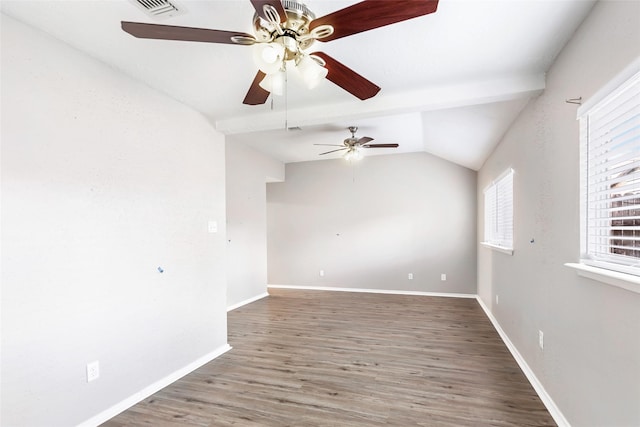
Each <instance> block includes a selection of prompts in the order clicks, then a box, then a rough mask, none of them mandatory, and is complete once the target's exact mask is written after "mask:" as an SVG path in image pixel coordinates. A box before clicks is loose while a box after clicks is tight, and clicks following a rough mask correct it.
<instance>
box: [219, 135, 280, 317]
mask: <svg viewBox="0 0 640 427" xmlns="http://www.w3.org/2000/svg"><path fill="white" fill-rule="evenodd" d="M226 175H227V180H226V186H227V306H233V305H235V304H239V303H242V302H244V301H247V300H249V299H251V298H254V297H256V296H259V295H261V294H264V293H265V292H266V291H267V182H275V181H282V180H284V164H283V163H282V162H279V161H277V160H273V159H271V158H270V157H267V156H265V155H264V154H262V153H259V152H257V151H255V150H253V149H252V148H249V147H247V146H246V145H244V144H242V143H239V142H235V141H233V137H232V136H231V137H227V143H226Z"/></svg>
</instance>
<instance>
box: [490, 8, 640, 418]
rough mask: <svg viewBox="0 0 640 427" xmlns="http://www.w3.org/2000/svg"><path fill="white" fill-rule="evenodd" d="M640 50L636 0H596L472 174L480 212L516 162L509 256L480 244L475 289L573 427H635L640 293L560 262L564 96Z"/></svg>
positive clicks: (568, 177) (570, 139) (575, 238)
mask: <svg viewBox="0 0 640 427" xmlns="http://www.w3.org/2000/svg"><path fill="white" fill-rule="evenodd" d="M638 56H640V2H636V1H602V2H599V3H598V4H596V6H595V7H594V9H593V11H592V13H591V14H590V15H589V17H588V18H587V19H586V20H585V21H584V23H583V24H582V26H581V27H580V28H579V29H578V31H577V32H576V34H575V35H574V37H573V39H572V40H571V41H570V42H569V44H568V45H567V46H566V47H565V49H564V50H563V52H562V53H561V54H560V56H559V57H558V59H557V60H556V62H555V64H554V65H553V66H552V68H551V69H550V70H549V73H548V77H547V89H546V90H545V93H544V94H543V95H542V96H541V97H540V98H538V99H537V100H535V101H532V102H531V103H530V104H529V106H528V107H527V108H526V109H525V110H524V112H523V113H522V114H521V115H520V117H519V118H518V120H517V121H516V122H515V123H514V125H513V126H512V128H511V129H510V131H509V132H508V133H507V134H506V135H505V137H504V139H503V140H502V142H501V143H500V145H499V146H498V147H497V149H496V150H495V152H494V153H493V155H492V156H491V157H490V158H489V159H488V160H487V162H486V163H485V165H484V166H483V168H482V169H481V170H480V171H479V174H478V201H479V212H483V197H482V189H483V188H484V187H485V186H486V185H487V184H488V183H489V182H490V181H491V180H492V179H493V178H495V177H496V176H497V175H499V174H500V173H501V172H502V171H503V170H505V169H506V168H507V167H513V168H514V169H515V176H514V193H515V196H514V205H515V206H514V209H515V211H514V235H515V237H514V239H515V242H514V255H513V256H507V255H504V254H502V253H497V252H494V251H492V250H490V249H486V248H480V249H479V252H478V255H479V256H478V282H479V283H478V285H479V286H478V292H479V294H480V296H481V298H482V299H483V301H484V302H485V303H486V304H487V305H489V306H492V311H493V314H494V315H495V317H496V318H497V319H498V321H499V323H500V324H501V325H502V327H503V329H504V330H505V331H506V333H507V334H508V335H509V337H510V339H511V341H512V342H513V343H514V344H515V346H516V347H517V348H518V350H519V352H520V353H521V354H522V355H523V357H524V358H525V359H526V361H527V363H528V364H529V366H530V367H531V368H532V369H533V371H534V372H535V374H536V376H537V377H538V379H539V380H540V381H541V382H542V384H543V386H544V387H545V389H546V390H547V392H548V393H549V394H550V395H551V397H552V399H553V400H554V401H555V403H556V404H557V405H558V406H559V408H560V410H561V411H562V413H563V414H564V416H565V417H566V418H567V420H568V421H569V422H570V423H571V425H574V426H581V427H582V426H585V427H586V426H638V425H640V404H639V402H640V294H638V293H633V292H630V291H626V290H623V289H620V288H615V287H612V286H609V285H606V284H603V283H600V282H596V281H593V280H588V279H583V278H580V277H578V276H577V274H576V272H575V271H574V270H571V269H569V268H567V267H565V266H564V263H567V262H577V261H578V257H579V253H580V236H579V218H580V216H579V185H580V184H579V133H578V122H577V121H576V109H577V108H576V107H577V106H576V105H572V104H567V103H565V100H566V99H568V98H577V97H580V96H582V97H583V99H585V100H586V99H588V98H589V97H590V96H591V95H592V94H593V93H595V92H596V91H597V90H598V89H599V88H600V87H601V86H603V85H605V84H606V83H607V82H608V81H609V79H611V78H613V77H614V76H615V75H616V74H617V73H618V72H620V71H621V70H622V69H623V68H624V67H625V66H627V65H628V64H629V63H631V62H632V61H633V60H634V59H636V58H637V57H638ZM482 224H483V222H482V216H479V223H478V226H479V229H480V230H482ZM531 239H534V243H530V241H531ZM496 295H499V297H500V298H499V304H496V303H495V297H496ZM538 330H542V331H543V332H544V343H545V345H544V351H542V350H540V349H539V348H538Z"/></svg>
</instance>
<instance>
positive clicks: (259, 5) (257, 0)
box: [251, 0, 287, 22]
mask: <svg viewBox="0 0 640 427" xmlns="http://www.w3.org/2000/svg"><path fill="white" fill-rule="evenodd" d="M251 4H252V5H253V7H254V9H255V10H256V13H257V14H258V16H259V17H260V18H262V19H264V20H265V21H268V20H269V19H268V18H267V16H266V15H265V14H264V5H266V4H268V5H270V6H273V8H274V9H275V10H277V11H278V15H280V22H285V21H286V20H287V13H286V12H285V11H284V7H282V2H281V1H280V0H251Z"/></svg>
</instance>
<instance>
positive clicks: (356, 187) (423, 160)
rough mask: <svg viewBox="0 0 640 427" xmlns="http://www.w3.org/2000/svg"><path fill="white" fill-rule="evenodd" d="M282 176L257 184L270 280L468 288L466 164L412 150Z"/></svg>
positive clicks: (471, 234)
mask: <svg viewBox="0 0 640 427" xmlns="http://www.w3.org/2000/svg"><path fill="white" fill-rule="evenodd" d="M286 177H287V178H286V181H285V182H283V183H275V184H268V186H267V202H268V203H267V208H268V210H267V221H268V264H269V283H270V284H275V285H304V286H331V287H348V288H362V289H379V290H406V291H423V292H454V293H472V294H475V291H476V247H475V243H474V241H475V236H476V221H475V218H476V198H475V191H476V172H474V171H472V170H470V169H466V168H464V167H461V166H458V165H455V164H453V163H450V162H448V161H445V160H442V159H440V158H438V157H435V156H432V155H429V154H426V153H412V154H394V155H387V156H372V157H366V158H364V159H363V160H362V161H360V162H357V163H354V164H351V165H350V164H349V163H348V162H346V161H345V160H343V159H338V160H322V161H313V162H302V163H289V164H287V165H286ZM319 270H324V272H325V276H324V277H320V276H319ZM408 273H413V275H414V279H413V280H408V278H407V275H408ZM441 273H446V274H447V281H446V282H442V281H441V280H440V274H441Z"/></svg>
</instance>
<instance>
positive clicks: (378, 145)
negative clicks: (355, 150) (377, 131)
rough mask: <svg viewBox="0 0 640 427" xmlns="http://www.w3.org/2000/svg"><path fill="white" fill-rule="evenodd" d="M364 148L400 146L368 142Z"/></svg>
mask: <svg viewBox="0 0 640 427" xmlns="http://www.w3.org/2000/svg"><path fill="white" fill-rule="evenodd" d="M363 147H364V148H398V147H399V145H398V144H367V145H363Z"/></svg>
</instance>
